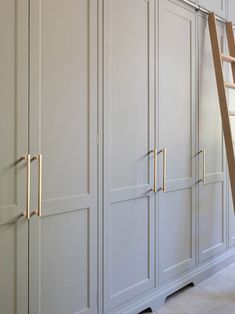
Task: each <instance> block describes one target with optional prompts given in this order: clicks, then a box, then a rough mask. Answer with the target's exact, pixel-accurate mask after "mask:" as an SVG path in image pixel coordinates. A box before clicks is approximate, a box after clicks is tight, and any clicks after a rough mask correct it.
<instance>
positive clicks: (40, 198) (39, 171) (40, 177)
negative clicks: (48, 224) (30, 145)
mask: <svg viewBox="0 0 235 314" xmlns="http://www.w3.org/2000/svg"><path fill="white" fill-rule="evenodd" d="M31 160H37V161H38V204H37V205H38V206H37V207H38V208H37V209H36V210H35V211H34V212H33V213H32V215H31V216H33V215H37V216H38V217H42V154H39V155H36V156H34V157H33V158H32V159H31Z"/></svg>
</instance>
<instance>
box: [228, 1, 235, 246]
mask: <svg viewBox="0 0 235 314" xmlns="http://www.w3.org/2000/svg"><path fill="white" fill-rule="evenodd" d="M231 5H232V4H231ZM229 14H230V15H231V13H229ZM234 15H235V14H234ZM232 80H233V77H232V72H231V68H230V70H229V81H230V82H232ZM228 97H229V109H230V110H231V111H232V110H235V94H234V91H232V90H230V91H229V92H228ZM230 119H231V129H232V136H233V139H235V118H234V117H230ZM228 215H229V216H228V218H229V221H228V222H229V224H228V227H229V246H230V247H232V246H234V245H235V214H234V208H233V201H232V195H231V190H230V181H229V175H228Z"/></svg>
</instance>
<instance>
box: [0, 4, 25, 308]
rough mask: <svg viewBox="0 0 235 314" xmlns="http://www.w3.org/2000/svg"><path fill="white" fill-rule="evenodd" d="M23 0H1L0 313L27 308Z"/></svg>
mask: <svg viewBox="0 0 235 314" xmlns="http://www.w3.org/2000/svg"><path fill="white" fill-rule="evenodd" d="M27 3H28V1H26V0H19V1H13V0H2V1H0V38H1V51H0V82H1V84H0V147H1V154H0V313H1V314H15V313H17V314H25V313H28V222H27V220H26V218H25V217H24V216H23V215H22V214H23V213H24V212H25V211H26V201H27V200H26V193H27V185H26V183H27V181H26V174H27V167H26V160H24V159H23V158H22V157H23V156H25V155H26V154H27V153H28V105H27V102H28V94H27V91H28V87H27V84H28V80H27V74H28V72H27V65H28V59H27V51H28V49H27V38H28V25H27V20H28V19H27V17H28V15H27V10H28V7H27Z"/></svg>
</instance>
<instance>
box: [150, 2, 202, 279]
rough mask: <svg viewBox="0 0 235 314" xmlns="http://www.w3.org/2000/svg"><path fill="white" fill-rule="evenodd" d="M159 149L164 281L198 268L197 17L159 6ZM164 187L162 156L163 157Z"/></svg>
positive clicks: (161, 272)
mask: <svg viewBox="0 0 235 314" xmlns="http://www.w3.org/2000/svg"><path fill="white" fill-rule="evenodd" d="M159 4H160V10H159V107H158V116H157V126H158V128H157V130H158V134H157V136H158V148H159V150H160V149H163V148H165V149H167V184H166V188H167V191H166V192H163V191H159V192H158V198H157V205H156V208H157V218H158V220H157V239H158V247H159V251H158V255H159V257H158V258H159V281H160V282H163V281H165V280H167V279H170V278H172V277H174V276H176V275H177V274H179V273H181V272H183V271H186V270H188V269H190V268H191V267H192V266H194V264H195V202H196V199H195V180H196V173H195V162H196V157H195V135H196V133H195V60H196V59H195V14H194V12H193V11H192V12H190V11H188V10H185V9H184V8H183V7H181V6H178V5H177V4H174V3H172V2H171V1H163V0H161V1H159ZM158 168H159V171H158V173H159V183H158V187H159V188H160V187H162V177H163V173H162V170H161V169H162V156H161V154H160V155H159V164H158Z"/></svg>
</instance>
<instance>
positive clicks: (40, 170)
mask: <svg viewBox="0 0 235 314" xmlns="http://www.w3.org/2000/svg"><path fill="white" fill-rule="evenodd" d="M37 215H38V217H42V154H39V155H38V210H37Z"/></svg>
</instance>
